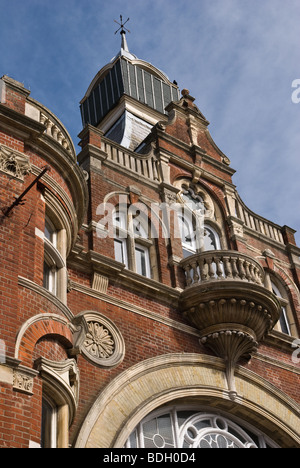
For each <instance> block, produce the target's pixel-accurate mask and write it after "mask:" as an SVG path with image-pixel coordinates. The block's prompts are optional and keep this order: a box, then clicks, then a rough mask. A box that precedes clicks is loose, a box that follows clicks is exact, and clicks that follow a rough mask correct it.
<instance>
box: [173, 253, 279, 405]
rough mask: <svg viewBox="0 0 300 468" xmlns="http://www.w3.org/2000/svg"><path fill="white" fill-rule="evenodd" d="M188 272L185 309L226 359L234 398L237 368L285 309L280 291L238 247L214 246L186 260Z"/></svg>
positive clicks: (203, 339)
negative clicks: (267, 283)
mask: <svg viewBox="0 0 300 468" xmlns="http://www.w3.org/2000/svg"><path fill="white" fill-rule="evenodd" d="M180 265H181V267H182V268H183V270H184V272H185V276H186V288H185V290H184V291H183V292H182V294H181V299H180V301H181V304H180V306H181V310H182V311H183V313H184V315H185V317H186V318H187V319H188V321H189V322H190V323H191V324H192V325H193V326H195V327H196V328H197V329H198V330H199V331H200V334H201V339H200V341H201V343H202V344H204V345H205V346H207V347H208V348H210V349H211V350H212V351H213V352H214V353H215V354H216V355H217V356H219V357H222V358H223V359H224V360H225V363H226V369H227V370H226V375H227V381H228V387H229V391H230V395H231V397H233V398H234V397H235V395H236V393H235V385H234V369H235V366H236V364H237V363H238V362H241V361H245V360H249V359H250V357H251V355H252V354H253V353H254V352H255V351H256V349H257V347H258V345H259V343H261V341H262V340H263V339H264V338H265V336H266V335H267V334H268V332H269V331H271V330H272V328H273V327H274V325H275V323H276V322H277V320H278V318H279V314H280V304H279V302H278V299H277V298H276V296H275V295H274V294H273V293H272V292H271V291H269V290H268V289H267V288H265V286H264V276H265V273H264V270H263V268H262V266H261V265H260V263H259V262H258V261H257V260H255V259H254V258H252V257H250V256H248V255H245V254H243V253H240V252H237V251H228V250H226V251H225V250H214V251H207V252H202V253H199V254H195V255H191V256H190V257H188V258H185V259H184V260H182V261H181V263H180Z"/></svg>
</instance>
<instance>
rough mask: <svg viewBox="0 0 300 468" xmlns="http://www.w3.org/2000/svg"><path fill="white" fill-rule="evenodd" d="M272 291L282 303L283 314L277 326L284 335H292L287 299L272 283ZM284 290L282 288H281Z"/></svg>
mask: <svg viewBox="0 0 300 468" xmlns="http://www.w3.org/2000/svg"><path fill="white" fill-rule="evenodd" d="M271 284H272V291H273V293H274V294H275V296H277V297H278V299H279V302H280V303H281V314H280V317H279V321H278V324H277V328H278V329H279V331H281V332H282V333H285V334H287V335H291V328H290V324H289V320H288V310H287V309H288V301H287V300H286V298H284V297H283V295H282V293H281V292H280V290H279V288H278V287H277V286H276V285H275V284H274V283H273V282H272V283H271ZM281 289H282V288H281Z"/></svg>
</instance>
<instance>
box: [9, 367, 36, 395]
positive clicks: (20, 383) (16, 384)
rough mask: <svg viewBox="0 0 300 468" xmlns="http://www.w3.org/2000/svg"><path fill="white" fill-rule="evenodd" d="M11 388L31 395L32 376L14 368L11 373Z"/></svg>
mask: <svg viewBox="0 0 300 468" xmlns="http://www.w3.org/2000/svg"><path fill="white" fill-rule="evenodd" d="M13 388H14V389H15V390H18V391H20V392H24V393H28V394H30V395H32V394H33V377H32V376H29V375H27V374H25V373H24V372H20V371H18V370H16V369H15V370H14V374H13Z"/></svg>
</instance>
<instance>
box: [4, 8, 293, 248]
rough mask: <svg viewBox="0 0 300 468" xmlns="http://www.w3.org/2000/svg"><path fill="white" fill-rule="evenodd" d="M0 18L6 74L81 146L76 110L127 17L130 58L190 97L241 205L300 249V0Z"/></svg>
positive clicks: (39, 11)
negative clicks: (296, 84) (285, 230)
mask: <svg viewBox="0 0 300 468" xmlns="http://www.w3.org/2000/svg"><path fill="white" fill-rule="evenodd" d="M0 12H1V28H0V77H1V76H2V75H4V74H6V75H9V76H11V77H12V78H14V79H16V80H18V81H21V82H23V83H24V85H25V87H26V88H28V89H30V90H31V96H32V97H33V98H34V99H36V100H38V101H40V102H41V103H42V104H43V105H45V106H46V107H48V108H49V109H50V110H51V111H52V112H54V113H55V114H56V115H57V116H58V117H59V118H60V120H61V121H62V122H63V124H64V125H65V126H66V128H67V130H68V131H69V133H70V135H71V137H72V139H73V141H74V144H75V147H76V148H78V147H77V144H78V141H79V140H78V137H77V135H78V133H79V132H80V130H81V119H80V112H79V101H80V100H81V98H82V97H83V96H84V94H85V91H86V89H87V88H88V85H89V83H90V82H91V80H92V78H93V77H94V76H95V74H96V73H97V72H98V70H100V68H102V66H104V65H105V64H106V63H107V62H108V61H109V60H110V59H111V58H112V57H113V56H114V55H115V54H116V53H117V52H118V51H119V48H120V35H119V34H115V31H116V29H117V28H118V25H117V24H116V23H114V20H115V19H116V20H119V17H120V14H121V15H123V18H124V19H127V18H128V17H129V18H130V21H129V22H128V23H127V25H126V26H128V28H129V29H130V31H131V32H130V34H127V41H128V45H129V49H130V51H131V52H132V53H134V54H135V55H137V56H138V57H139V58H141V59H143V60H147V61H149V62H151V63H152V64H153V65H155V66H156V67H158V68H160V69H162V70H163V71H164V72H165V73H166V74H167V75H168V76H169V78H170V79H171V81H173V80H174V79H175V80H176V81H177V82H178V85H179V87H180V89H183V88H188V89H189V90H190V94H192V95H193V96H194V97H195V98H196V101H195V103H196V105H197V106H198V107H199V109H200V110H201V111H202V112H203V113H204V115H205V117H206V118H207V119H208V120H209V121H210V126H209V130H210V133H211V135H212V137H213V139H214V141H215V142H216V144H217V145H218V146H219V148H220V149H221V150H222V151H223V152H224V153H225V154H226V155H227V156H228V157H229V158H230V160H231V166H232V167H233V168H234V169H235V170H236V171H237V172H236V174H235V175H234V178H233V181H234V183H235V185H236V186H237V189H238V191H239V193H240V195H241V197H242V199H243V201H244V202H245V203H246V205H247V206H248V207H249V208H250V209H251V210H253V211H254V212H256V213H258V214H260V215H261V216H264V217H265V218H267V219H270V220H271V221H274V222H276V223H278V224H280V225H285V224H286V225H288V226H290V227H292V228H294V229H296V230H297V231H298V232H297V235H296V239H297V242H298V245H300V216H299V211H300V210H299V208H300V183H299V181H300V103H299V104H296V103H293V102H292V99H291V96H292V92H293V91H294V89H293V88H292V82H293V81H294V80H296V79H300V45H299V29H300V28H299V25H300V1H299V0H285V1H284V2H283V1H282V0H127V1H126V2H125V1H124V0H123V1H121V0H110V1H107V0H106V1H103V0H59V1H58V0H52V1H51V2H48V1H47V2H46V1H45V0H0ZM78 152H79V148H78Z"/></svg>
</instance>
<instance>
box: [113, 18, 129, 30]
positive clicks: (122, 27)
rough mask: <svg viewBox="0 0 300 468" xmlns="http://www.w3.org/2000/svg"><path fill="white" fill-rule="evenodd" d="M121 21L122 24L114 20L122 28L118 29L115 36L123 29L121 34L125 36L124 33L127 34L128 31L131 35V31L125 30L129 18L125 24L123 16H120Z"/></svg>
mask: <svg viewBox="0 0 300 468" xmlns="http://www.w3.org/2000/svg"><path fill="white" fill-rule="evenodd" d="M120 21H121V23H119V22H118V21H116V20H114V22H115V23H117V24H118V25H119V26H120V27H119V29H117V31H116V32H115V34H117V32H119V31H120V29H121V32H120V34H123V33H124V34H125V30H126V31H127V32H129V33H130V31H129V29H127V28H124V26H125V24H126V23H127V21H129V18H127V20H126V21H125V23H123V18H122V15H120Z"/></svg>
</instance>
